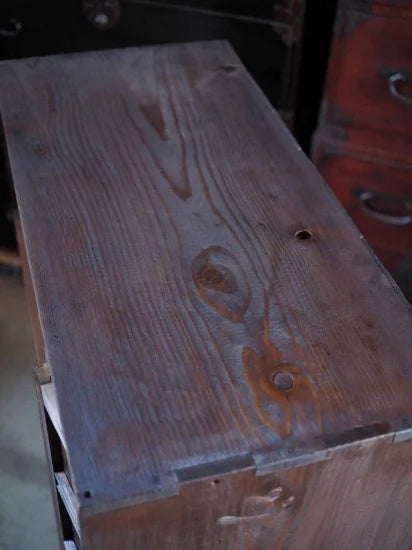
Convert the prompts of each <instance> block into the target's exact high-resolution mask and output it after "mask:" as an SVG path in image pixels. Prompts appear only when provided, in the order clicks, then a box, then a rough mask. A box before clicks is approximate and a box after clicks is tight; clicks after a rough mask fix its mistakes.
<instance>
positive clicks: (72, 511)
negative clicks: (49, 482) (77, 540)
mask: <svg viewBox="0 0 412 550" xmlns="http://www.w3.org/2000/svg"><path fill="white" fill-rule="evenodd" d="M54 476H55V478H56V483H57V491H58V493H59V495H60V497H61V499H62V501H63V504H64V506H65V508H66V511H67V513H68V515H69V518H70V520H71V522H72V525H73V529H74V530H75V531H76V533H77V534H78V536H79V537H80V527H79V502H78V500H77V498H76V496H75V495H74V493H73V489H72V488H71V487H70V483H69V481H68V479H67V476H66V474H64V473H63V472H58V473H56V474H55V475H54Z"/></svg>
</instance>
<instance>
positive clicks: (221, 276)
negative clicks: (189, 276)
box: [195, 263, 238, 293]
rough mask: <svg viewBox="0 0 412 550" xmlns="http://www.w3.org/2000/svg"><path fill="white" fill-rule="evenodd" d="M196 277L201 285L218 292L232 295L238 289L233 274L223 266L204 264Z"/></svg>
mask: <svg viewBox="0 0 412 550" xmlns="http://www.w3.org/2000/svg"><path fill="white" fill-rule="evenodd" d="M195 277H196V278H197V280H198V282H199V283H200V284H201V285H203V286H205V287H206V288H210V289H212V290H216V291H217V292H226V293H232V292H236V290H237V288H238V286H237V283H236V279H235V278H234V276H233V274H232V273H231V272H230V270H229V269H227V268H226V267H224V266H222V265H212V264H209V263H207V264H204V265H202V266H200V269H199V271H198V272H197V273H196V275H195Z"/></svg>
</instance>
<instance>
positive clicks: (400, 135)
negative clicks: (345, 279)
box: [313, 0, 412, 301]
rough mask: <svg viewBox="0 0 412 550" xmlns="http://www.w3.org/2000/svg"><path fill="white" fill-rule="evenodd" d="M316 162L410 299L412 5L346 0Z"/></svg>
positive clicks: (399, 1)
mask: <svg viewBox="0 0 412 550" xmlns="http://www.w3.org/2000/svg"><path fill="white" fill-rule="evenodd" d="M313 157H314V160H315V163H316V165H317V167H318V168H319V170H320V172H321V174H322V175H323V176H324V178H325V179H326V181H327V183H328V184H329V185H330V186H331V188H332V189H333V191H334V192H335V193H336V195H337V197H338V198H339V199H340V200H341V201H342V203H343V205H344V206H345V208H346V209H347V211H348V212H349V214H350V215H351V216H352V218H353V219H354V221H355V222H356V224H357V225H358V227H359V229H360V230H361V232H362V233H363V235H364V236H365V237H366V238H367V240H368V241H369V242H370V243H371V245H372V246H373V248H374V250H375V251H376V253H377V254H378V256H379V258H380V259H381V260H382V261H383V262H384V264H385V266H386V267H387V268H388V269H389V270H390V271H391V273H392V274H393V276H394V277H395V279H396V280H397V281H399V284H401V286H402V289H403V290H404V292H405V293H406V294H407V296H408V297H409V299H410V300H411V301H412V161H411V158H412V4H411V2H410V1H408V0H368V1H366V2H365V1H360V0H341V1H340V2H339V9H338V14H337V18H336V27H335V35H334V40H333V47H332V52H331V56H330V63H329V72H328V78H327V85H326V92H325V100H324V106H323V111H322V115H321V117H320V121H319V128H318V130H317V132H316V136H315V140H314V152H313Z"/></svg>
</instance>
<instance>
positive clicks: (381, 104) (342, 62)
mask: <svg viewBox="0 0 412 550" xmlns="http://www.w3.org/2000/svg"><path fill="white" fill-rule="evenodd" d="M399 72H401V73H403V74H405V75H407V76H409V77H410V75H411V74H412V20H406V19H398V18H386V17H377V16H376V15H366V14H364V13H358V12H355V11H342V12H340V13H339V15H338V19H337V28H336V35H335V39H334V43H333V47H332V51H331V56H330V63H329V71H328V79H327V91H326V99H327V108H326V113H325V118H326V122H329V123H332V124H340V125H342V126H344V127H357V128H367V129H370V130H374V131H375V132H379V133H381V134H382V133H384V135H385V136H387V135H388V133H393V134H400V135H401V137H402V139H403V140H407V141H408V143H409V153H410V143H411V139H410V136H411V134H412V109H411V107H410V106H408V105H406V104H404V103H402V102H401V101H399V100H398V99H396V98H395V97H393V95H391V93H390V90H389V87H388V78H389V77H390V76H391V75H393V74H396V73H399ZM397 88H398V91H399V92H401V93H402V94H403V95H404V96H405V97H407V98H409V100H410V101H412V85H411V84H409V83H403V84H402V83H401V84H398V85H397ZM387 141H389V139H387Z"/></svg>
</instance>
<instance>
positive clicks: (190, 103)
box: [0, 42, 412, 550]
mask: <svg viewBox="0 0 412 550" xmlns="http://www.w3.org/2000/svg"><path fill="white" fill-rule="evenodd" d="M0 109H1V117H2V122H3V131H4V138H5V141H6V146H7V154H8V159H9V164H10V175H11V179H12V181H13V184H14V188H15V192H16V199H17V205H18V211H19V221H18V222H17V226H18V227H17V228H18V231H19V235H20V241H21V253H22V254H23V255H26V257H27V261H26V270H25V279H26V286H27V290H28V294H29V297H30V304H31V309H32V313H33V323H34V332H35V336H36V342H37V352H38V366H37V367H36V368H35V372H36V380H37V388H38V395H39V401H40V405H41V406H40V410H41V416H42V421H43V424H44V434H45V439H46V442H47V447H48V448H49V449H50V469H51V472H52V482H53V483H52V484H53V494H54V500H55V504H56V512H57V518H58V523H59V529H60V534H61V540H62V548H63V544H65V546H66V548H78V549H82V550H90V549H93V550H131V549H133V550H159V549H168V550H172V549H173V550H202V549H203V550H215V549H216V550H217V549H219V550H247V549H253V550H269V549H270V550H272V549H273V550H275V549H288V550H292V549H293V550H308V549H309V550H311V549H313V550H340V549H345V550H357V549H362V550H366V549H370V550H390V549H396V550H398V549H399V550H407V549H410V548H412V506H411V499H412V464H411V462H412V440H411V439H412V424H411V422H412V316H411V310H410V307H409V305H408V303H407V302H406V300H405V299H404V297H403V296H402V294H401V293H400V291H399V290H398V288H397V287H396V285H395V284H394V282H393V281H392V279H391V278H390V276H389V275H388V274H387V272H386V271H385V269H384V268H382V266H381V264H380V263H379V261H378V260H377V259H376V257H375V256H374V254H373V253H372V252H371V250H370V248H369V246H368V244H367V243H366V242H365V240H364V239H363V237H362V235H361V234H360V233H359V231H358V230H357V229H356V228H355V226H354V225H353V223H352V222H351V220H350V219H349V218H348V216H347V214H346V213H345V211H344V210H343V208H342V207H341V206H340V205H339V204H338V202H337V200H336V199H335V198H334V196H333V195H332V193H331V192H330V191H329V190H328V188H327V187H326V186H325V184H324V183H323V181H322V180H321V178H320V177H319V175H318V174H317V172H316V170H315V168H314V167H313V166H312V165H311V163H310V162H309V161H308V160H307V158H306V157H305V155H304V154H303V152H302V151H301V149H300V147H299V146H298V145H297V143H296V142H295V141H294V139H293V138H292V136H291V134H290V133H289V131H288V130H287V129H286V127H285V126H284V125H283V123H282V122H281V121H280V119H279V117H278V116H277V114H276V113H275V112H274V110H273V109H272V107H271V106H270V105H269V103H268V101H267V100H266V98H265V97H264V96H263V94H262V92H261V91H260V90H259V89H258V87H257V86H256V84H255V83H254V82H253V80H252V79H251V77H250V76H249V75H248V74H247V72H246V71H245V68H244V67H243V66H242V64H241V63H240V61H239V59H238V57H237V56H236V55H235V53H234V52H233V51H232V49H231V47H230V46H229V45H228V44H227V43H224V42H219V43H217V42H209V43H192V44H183V45H173V46H159V47H146V48H140V49H139V48H137V49H125V50H117V51H105V52H102V51H101V52H90V53H82V54H73V55H66V56H53V57H45V58H31V59H26V60H19V61H9V62H2V63H1V66H0ZM63 541H65V542H63Z"/></svg>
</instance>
